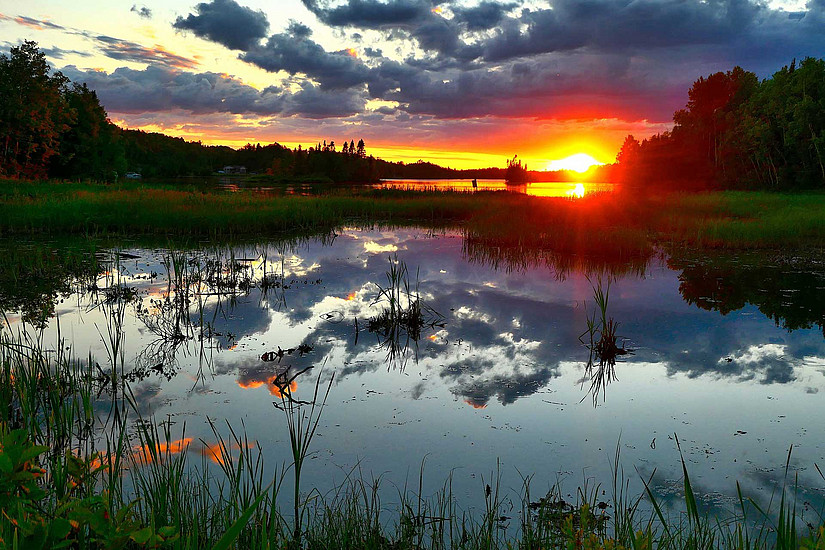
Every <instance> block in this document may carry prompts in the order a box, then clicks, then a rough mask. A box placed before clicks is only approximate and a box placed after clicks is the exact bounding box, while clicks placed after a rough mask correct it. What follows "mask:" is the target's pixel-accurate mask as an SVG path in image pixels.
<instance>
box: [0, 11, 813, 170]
mask: <svg viewBox="0 0 825 550" xmlns="http://www.w3.org/2000/svg"><path fill="white" fill-rule="evenodd" d="M25 39H29V40H35V41H36V42H38V44H39V45H40V46H41V48H42V49H43V50H44V51H45V52H46V54H47V57H48V59H49V61H50V63H51V64H52V65H53V66H55V67H56V68H59V69H60V70H61V71H62V72H63V73H64V74H66V75H67V76H68V77H70V78H71V79H72V80H73V81H76V82H86V83H88V85H89V86H90V87H92V88H93V89H95V90H97V92H98V95H99V97H100V99H101V102H102V103H103V105H104V106H105V107H106V109H107V110H108V112H109V115H110V117H111V118H112V120H113V121H115V122H117V123H118V124H120V125H123V126H126V127H129V128H142V129H145V130H150V131H159V132H164V133H166V134H170V135H176V136H182V137H185V138H187V139H193V140H202V141H204V142H206V143H218V144H228V145H240V144H243V143H247V142H253V143H255V142H261V143H270V142H274V141H277V142H279V143H282V144H285V145H289V146H297V145H298V144H302V145H303V146H305V147H306V146H309V145H313V144H315V143H317V142H318V141H321V140H324V139H326V140H335V142H336V143H337V144H341V143H342V142H343V140H344V139H347V140H349V139H354V140H355V141H358V139H359V138H363V139H364V140H365V142H366V143H367V150H368V152H369V153H372V154H375V155H376V156H380V157H383V158H387V159H389V160H403V161H405V162H414V161H416V160H418V159H424V160H431V161H433V162H436V163H439V164H442V165H446V166H452V167H456V168H465V167H473V166H476V167H478V166H503V165H504V159H505V158H506V157H509V156H512V155H513V154H516V153H518V154H519V156H520V157H522V158H524V159H526V161H527V163H528V167H529V168H531V169H539V170H540V169H545V168H546V167H547V166H548V165H549V163H550V162H551V161H553V160H556V159H561V158H564V157H567V156H570V155H573V154H577V153H586V154H589V155H592V156H593V157H595V158H596V159H598V160H599V161H602V162H611V161H612V160H613V159H614V157H615V155H616V151H617V150H618V148H619V146H620V145H621V142H622V140H623V138H624V136H625V135H627V134H628V133H632V134H634V135H635V136H636V137H638V138H641V137H646V136H648V135H651V134H653V133H656V132H659V131H662V130H665V129H667V128H668V127H669V126H670V124H671V116H672V113H673V111H674V110H675V109H678V108H680V107H682V106H683V105H684V103H685V102H686V100H687V89H688V88H689V87H690V84H691V83H692V82H693V81H694V80H695V79H696V78H697V77H699V76H701V75H707V74H710V73H712V72H715V71H719V70H728V69H730V68H732V67H733V66H734V65H741V66H742V67H744V68H745V69H748V70H752V71H755V72H756V73H757V74H758V75H759V76H760V77H766V76H768V75H770V74H771V73H773V72H774V71H776V70H777V69H779V68H780V67H781V66H782V65H784V64H787V63H789V62H790V61H791V59H792V58H794V57H796V58H802V57H805V56H814V57H823V56H825V0H811V1H809V2H807V3H806V2H804V1H801V2H800V1H795V0H789V1H779V0H776V1H770V2H751V1H748V0H703V1H694V0H619V1H613V0H552V1H546V0H511V1H498V0H497V1H489V0H481V1H478V0H238V1H235V0H210V1H208V2H202V3H198V2H193V1H191V0H163V1H153V0H147V1H145V2H142V3H137V4H134V3H132V2H131V1H127V2H120V1H111V0H105V1H104V0H99V1H85V0H77V1H74V2H66V1H65V0H61V1H37V0H33V1H30V2H21V1H20V0H13V1H10V0H0V50H3V51H7V50H8V48H9V47H11V46H14V45H16V44H19V43H20V42H21V41H23V40H25Z"/></svg>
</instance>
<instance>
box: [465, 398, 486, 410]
mask: <svg viewBox="0 0 825 550" xmlns="http://www.w3.org/2000/svg"><path fill="white" fill-rule="evenodd" d="M464 402H465V403H467V404H468V405H470V406H471V407H472V408H474V409H486V408H487V404H486V403H481V404H479V403H476V402H474V401H473V400H472V399H465V400H464Z"/></svg>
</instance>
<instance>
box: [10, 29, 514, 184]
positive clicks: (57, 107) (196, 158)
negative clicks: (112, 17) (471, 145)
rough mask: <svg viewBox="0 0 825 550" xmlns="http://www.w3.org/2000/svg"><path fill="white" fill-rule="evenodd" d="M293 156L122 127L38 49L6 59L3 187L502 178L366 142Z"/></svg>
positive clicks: (16, 51) (26, 45)
mask: <svg viewBox="0 0 825 550" xmlns="http://www.w3.org/2000/svg"><path fill="white" fill-rule="evenodd" d="M341 143H342V145H341V146H340V148H339V147H338V146H337V145H336V144H335V141H334V140H328V141H323V142H321V143H318V144H317V145H314V146H311V147H308V148H303V147H302V146H298V147H297V148H296V149H290V148H288V147H284V146H282V145H280V144H277V143H273V144H269V145H263V146H262V145H261V144H247V145H245V146H243V147H240V148H237V149H234V148H231V147H226V146H212V145H204V144H202V143H201V142H192V141H185V140H184V139H182V138H178V137H171V136H167V135H164V134H160V133H154V132H144V131H142V130H129V129H124V128H120V127H118V126H117V125H115V124H113V123H112V122H111V121H110V120H109V118H108V116H107V114H106V111H105V109H104V108H103V106H102V105H101V104H100V101H99V99H98V97H97V94H96V93H95V92H94V90H90V89H89V88H88V87H87V86H86V85H85V84H73V83H71V82H70V81H69V79H68V78H67V77H66V76H64V75H63V74H62V73H60V71H55V70H53V69H52V67H50V66H49V64H48V63H47V61H46V58H45V55H44V54H43V52H42V51H40V49H39V48H38V46H37V44H36V43H35V42H32V41H26V42H23V43H22V44H21V45H19V46H15V47H12V48H11V49H10V51H9V54H8V55H5V54H4V55H0V177H11V178H25V179H38V178H48V177H50V178H59V179H93V180H98V181H116V180H117V179H118V178H122V177H123V176H124V174H126V173H127V172H135V173H138V174H140V175H141V176H142V177H146V178H163V177H182V176H209V175H212V174H215V173H216V172H218V171H220V170H222V168H223V167H225V166H244V167H245V168H246V169H247V172H254V173H258V174H262V175H270V176H272V177H273V178H276V179H284V180H290V179H291V180H315V181H333V182H341V181H361V182H366V181H375V180H377V179H380V178H410V179H416V178H422V179H423V178H501V177H503V174H504V170H503V169H495V168H490V169H480V170H453V169H450V168H444V167H441V166H438V165H435V164H432V163H429V162H424V161H418V162H415V163H411V164H405V163H403V162H388V161H384V160H381V159H377V158H375V157H374V156H372V155H368V153H367V146H366V144H365V142H364V140H363V139H359V140H357V141H356V140H355V139H352V138H348V139H345V140H342V142H341Z"/></svg>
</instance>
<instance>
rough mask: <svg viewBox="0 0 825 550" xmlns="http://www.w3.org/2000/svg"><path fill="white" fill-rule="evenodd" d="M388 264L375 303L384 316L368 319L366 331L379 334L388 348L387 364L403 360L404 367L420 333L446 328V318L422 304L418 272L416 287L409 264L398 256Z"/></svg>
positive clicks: (419, 337) (391, 258)
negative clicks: (384, 278)
mask: <svg viewBox="0 0 825 550" xmlns="http://www.w3.org/2000/svg"><path fill="white" fill-rule="evenodd" d="M389 263H390V268H389V270H388V271H387V273H386V276H387V285H386V286H381V285H378V296H377V297H376V299H375V300H374V302H373V304H372V305H373V306H375V305H380V306H381V308H382V309H381V313H379V314H378V315H376V316H374V317H372V318H370V319H369V322H368V325H367V330H369V332H372V333H375V334H377V335H378V338H379V341H380V342H381V345H382V346H383V347H385V348H386V349H387V361H388V363H390V364H392V363H393V362H394V361H395V360H396V359H401V360H402V362H401V366H402V367H403V366H404V364H405V362H406V352H407V350H408V349H409V348H410V345H411V344H412V345H413V346H414V347H415V346H416V345H417V343H418V341H419V340H420V339H421V330H422V329H424V328H425V327H430V328H434V327H436V326H444V318H443V317H442V316H441V314H439V313H438V312H437V311H435V310H434V309H433V308H432V307H430V306H429V305H427V304H426V303H423V302H422V300H421V294H420V292H419V279H418V272H416V275H415V284H414V285H413V283H412V282H411V281H410V274H409V271H408V270H407V264H406V263H404V262H403V261H401V260H399V259H398V254H394V255H393V256H391V257H390V258H389Z"/></svg>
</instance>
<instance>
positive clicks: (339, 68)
mask: <svg viewBox="0 0 825 550" xmlns="http://www.w3.org/2000/svg"><path fill="white" fill-rule="evenodd" d="M240 57H241V59H243V60H244V61H246V62H248V63H252V64H253V65H257V66H258V67H260V68H262V69H264V70H267V71H270V72H278V71H286V72H288V73H290V74H293V75H294V74H298V73H303V74H305V75H307V76H308V77H310V78H312V79H314V80H315V81H317V82H318V83H319V84H320V85H321V87H323V88H329V89H342V88H350V87H353V86H358V85H361V84H364V83H365V82H367V81H368V80H369V78H370V70H369V69H368V68H367V66H366V65H364V63H363V62H362V61H361V60H360V59H357V58H355V57H353V56H352V55H351V54H350V53H349V52H347V51H339V52H328V51H326V50H325V49H324V48H323V47H322V46H321V45H319V44H318V43H316V42H314V41H313V40H311V39H310V38H309V29H308V28H307V27H306V26H304V25H301V24H296V23H293V24H292V25H290V27H289V29H287V32H284V33H279V34H273V35H272V36H270V37H269V39H268V40H267V42H266V44H265V45H263V46H258V47H255V48H253V49H250V50H249V51H247V52H245V53H243V54H241V56H240Z"/></svg>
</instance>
